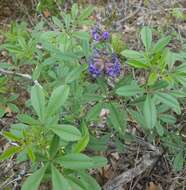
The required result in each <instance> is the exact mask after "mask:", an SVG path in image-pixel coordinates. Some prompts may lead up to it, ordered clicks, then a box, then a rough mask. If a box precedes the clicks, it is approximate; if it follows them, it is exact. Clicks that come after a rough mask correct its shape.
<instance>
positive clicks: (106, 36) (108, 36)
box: [102, 31, 110, 40]
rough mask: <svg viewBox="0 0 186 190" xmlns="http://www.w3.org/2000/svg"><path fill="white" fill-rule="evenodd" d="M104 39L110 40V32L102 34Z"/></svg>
mask: <svg viewBox="0 0 186 190" xmlns="http://www.w3.org/2000/svg"><path fill="white" fill-rule="evenodd" d="M102 38H103V39H104V40H108V39H109V38H110V34H109V32H107V31H105V32H103V33H102Z"/></svg>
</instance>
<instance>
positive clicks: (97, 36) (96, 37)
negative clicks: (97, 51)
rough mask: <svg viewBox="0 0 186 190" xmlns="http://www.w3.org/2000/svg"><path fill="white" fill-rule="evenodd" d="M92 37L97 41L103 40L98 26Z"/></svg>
mask: <svg viewBox="0 0 186 190" xmlns="http://www.w3.org/2000/svg"><path fill="white" fill-rule="evenodd" d="M92 38H93V39H94V40H95V41H97V42H98V41H100V40H101V35H100V34H99V31H98V29H97V28H94V29H93V30H92Z"/></svg>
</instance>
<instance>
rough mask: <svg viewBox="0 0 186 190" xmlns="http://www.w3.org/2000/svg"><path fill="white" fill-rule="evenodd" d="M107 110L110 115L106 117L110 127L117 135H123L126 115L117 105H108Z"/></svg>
mask: <svg viewBox="0 0 186 190" xmlns="http://www.w3.org/2000/svg"><path fill="white" fill-rule="evenodd" d="M108 109H109V110H110V113H109V115H108V120H109V123H110V125H111V126H112V127H113V128H114V129H116V130H117V131H118V132H119V133H122V134H123V133H124V132H125V130H124V129H126V127H127V122H126V121H127V114H126V112H125V111H124V110H123V109H121V108H120V106H119V105H118V104H108Z"/></svg>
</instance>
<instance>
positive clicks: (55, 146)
mask: <svg viewBox="0 0 186 190" xmlns="http://www.w3.org/2000/svg"><path fill="white" fill-rule="evenodd" d="M59 144H60V139H59V136H57V135H56V134H54V136H53V138H52V141H51V143H50V149H49V154H50V157H51V158H53V157H54V156H55V155H56V153H57V151H58V148H59Z"/></svg>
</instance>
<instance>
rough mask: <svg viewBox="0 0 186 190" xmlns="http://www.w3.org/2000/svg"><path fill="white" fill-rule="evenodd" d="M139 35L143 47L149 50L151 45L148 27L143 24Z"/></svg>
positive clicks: (150, 33) (150, 34)
mask: <svg viewBox="0 0 186 190" xmlns="http://www.w3.org/2000/svg"><path fill="white" fill-rule="evenodd" d="M140 35H141V40H142V42H143V45H144V46H145V49H146V50H149V49H150V47H151V45H152V30H151V29H150V28H149V27H147V26H145V27H143V28H142V30H141V32H140Z"/></svg>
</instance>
